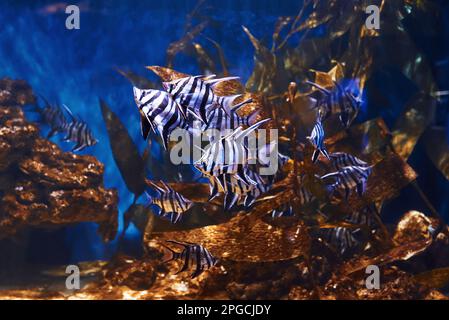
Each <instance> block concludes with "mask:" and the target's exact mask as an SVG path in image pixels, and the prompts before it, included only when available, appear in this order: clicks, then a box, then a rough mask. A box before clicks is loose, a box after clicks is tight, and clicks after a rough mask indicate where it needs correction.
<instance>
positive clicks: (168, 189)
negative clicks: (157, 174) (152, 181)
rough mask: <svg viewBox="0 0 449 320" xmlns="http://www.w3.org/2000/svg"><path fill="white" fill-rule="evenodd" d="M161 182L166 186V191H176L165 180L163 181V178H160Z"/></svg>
mask: <svg viewBox="0 0 449 320" xmlns="http://www.w3.org/2000/svg"><path fill="white" fill-rule="evenodd" d="M159 182H160V183H161V184H162V185H163V186H164V188H165V190H166V191H168V192H169V191H174V190H173V189H172V187H170V186H169V185H168V184H167V183H166V182H165V181H163V180H159Z"/></svg>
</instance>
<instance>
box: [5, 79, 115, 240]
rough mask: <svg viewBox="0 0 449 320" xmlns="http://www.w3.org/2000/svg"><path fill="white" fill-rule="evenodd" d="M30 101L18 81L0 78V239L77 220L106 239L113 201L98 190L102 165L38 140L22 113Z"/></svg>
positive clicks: (110, 192) (24, 86)
mask: <svg viewBox="0 0 449 320" xmlns="http://www.w3.org/2000/svg"><path fill="white" fill-rule="evenodd" d="M34 101H35V97H34V95H33V92H32V89H31V88H30V87H29V86H28V85H27V84H26V83H25V82H24V81H14V80H9V79H3V80H0V199H1V200H0V239H1V238H5V237H10V236H12V235H15V234H16V233H17V232H18V231H20V230H23V229H26V228H29V227H47V226H61V225H67V224H73V223H79V222H96V223H99V224H100V229H99V230H100V233H101V234H102V237H103V238H104V240H110V239H112V238H113V237H114V236H115V234H116V229H117V214H118V211H117V202H118V197H117V192H116V191H115V190H107V189H105V188H104V187H103V171H104V167H103V164H101V163H100V162H99V161H98V160H97V159H95V158H94V157H92V156H88V155H83V156H80V155H76V154H73V153H71V152H63V151H61V149H60V148H59V147H58V146H57V145H55V144H54V143H52V142H50V141H48V140H46V139H43V138H42V137H40V135H39V128H38V126H37V125H36V124H33V123H30V122H28V121H27V120H26V119H25V116H24V111H23V109H22V107H23V106H24V105H28V104H32V103H34Z"/></svg>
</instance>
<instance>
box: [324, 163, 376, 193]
mask: <svg viewBox="0 0 449 320" xmlns="http://www.w3.org/2000/svg"><path fill="white" fill-rule="evenodd" d="M371 171H372V170H371V167H370V166H368V167H362V166H348V167H343V168H342V169H340V170H338V171H336V172H332V173H328V174H326V175H324V176H322V177H321V179H322V180H327V179H329V178H333V179H335V182H334V183H333V184H332V185H331V187H332V188H334V190H343V191H344V193H345V198H346V199H348V197H349V195H350V193H351V191H353V190H354V189H356V190H357V193H358V194H359V195H360V196H361V195H362V194H363V193H364V192H365V190H366V183H367V181H368V177H369V176H370V174H371Z"/></svg>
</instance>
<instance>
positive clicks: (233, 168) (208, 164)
mask: <svg viewBox="0 0 449 320" xmlns="http://www.w3.org/2000/svg"><path fill="white" fill-rule="evenodd" d="M267 121H270V119H264V120H261V121H259V122H257V123H255V124H253V125H252V126H250V127H249V128H247V129H244V130H243V129H242V127H239V128H237V129H236V130H233V131H232V132H231V133H230V134H228V135H226V136H224V137H222V138H220V139H217V140H215V141H213V142H211V143H210V144H209V145H208V146H207V147H206V148H205V149H204V150H203V154H202V156H201V158H200V159H199V160H198V161H196V163H195V167H196V168H197V169H198V170H200V171H201V172H202V173H203V174H205V175H208V176H219V175H222V174H233V175H236V176H237V177H238V178H241V179H242V180H244V181H246V180H247V179H248V180H250V181H251V178H250V177H249V176H246V175H245V174H243V176H242V175H241V173H242V172H243V173H245V171H244V170H243V169H242V168H245V167H246V166H247V165H248V162H249V160H250V159H251V150H249V148H248V147H247V145H245V138H247V137H248V135H249V134H251V133H252V132H253V131H254V130H256V129H257V128H258V127H259V126H260V125H262V124H263V123H265V122H267ZM252 183H254V182H252Z"/></svg>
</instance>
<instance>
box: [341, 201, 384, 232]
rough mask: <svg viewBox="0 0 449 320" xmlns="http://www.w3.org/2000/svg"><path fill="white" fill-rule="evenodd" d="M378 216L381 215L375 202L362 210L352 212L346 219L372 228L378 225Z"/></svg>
mask: <svg viewBox="0 0 449 320" xmlns="http://www.w3.org/2000/svg"><path fill="white" fill-rule="evenodd" d="M376 216H379V213H378V212H377V209H376V206H375V205H374V204H372V205H370V206H367V207H365V208H363V209H362V210H360V211H354V212H352V213H351V214H350V215H349V216H348V217H347V218H346V221H347V222H349V223H352V224H356V225H365V226H368V227H370V228H374V227H376V226H377V221H376Z"/></svg>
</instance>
